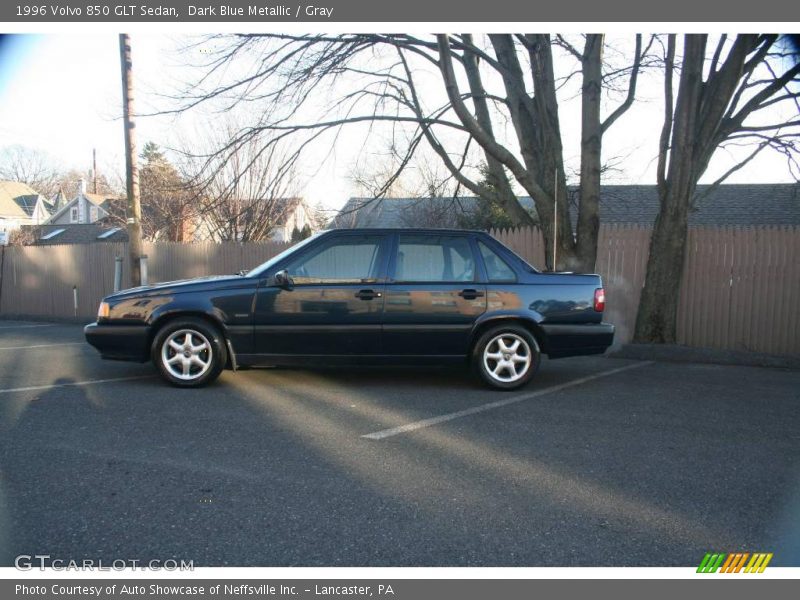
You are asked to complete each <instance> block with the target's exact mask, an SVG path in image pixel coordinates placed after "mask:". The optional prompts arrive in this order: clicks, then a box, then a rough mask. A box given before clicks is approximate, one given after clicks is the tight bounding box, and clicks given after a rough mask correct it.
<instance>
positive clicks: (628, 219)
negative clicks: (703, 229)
mask: <svg viewBox="0 0 800 600" xmlns="http://www.w3.org/2000/svg"><path fill="white" fill-rule="evenodd" d="M708 188H709V186H707V185H700V186H698V190H697V196H698V200H697V202H695V206H694V207H693V208H692V210H691V212H690V214H689V224H690V225H800V184H797V183H745V184H729V185H721V186H719V187H718V188H717V189H716V190H714V191H713V192H711V193H710V194H708V195H707V196H704V193H705V192H706V191H707V190H708ZM658 206H659V199H658V190H657V189H656V187H655V186H652V185H609V186H603V188H602V190H601V193H600V220H601V221H602V222H606V223H638V224H644V225H651V224H652V223H653V222H654V221H655V218H656V215H657V214H658Z"/></svg>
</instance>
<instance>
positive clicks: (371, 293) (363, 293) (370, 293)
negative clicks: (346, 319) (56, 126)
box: [356, 290, 381, 300]
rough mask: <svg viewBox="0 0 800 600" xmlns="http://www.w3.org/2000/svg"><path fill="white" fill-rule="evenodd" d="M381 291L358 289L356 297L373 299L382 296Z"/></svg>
mask: <svg viewBox="0 0 800 600" xmlns="http://www.w3.org/2000/svg"><path fill="white" fill-rule="evenodd" d="M380 297H381V293H380V292H376V291H375V290H358V291H357V292H356V298H358V299H360V300H372V299H373V298H380Z"/></svg>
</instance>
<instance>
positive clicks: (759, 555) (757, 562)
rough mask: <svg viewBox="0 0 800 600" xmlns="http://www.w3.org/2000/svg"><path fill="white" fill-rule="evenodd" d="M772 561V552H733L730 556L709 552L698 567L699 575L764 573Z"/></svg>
mask: <svg viewBox="0 0 800 600" xmlns="http://www.w3.org/2000/svg"><path fill="white" fill-rule="evenodd" d="M771 560H772V552H769V553H767V552H754V553H752V554H751V553H749V552H732V553H730V554H724V553H722V554H720V553H712V552H708V553H706V555H705V556H704V557H703V560H702V561H700V566H699V567H697V572H698V573H716V572H717V571H719V572H720V573H739V572H742V573H763V572H764V569H766V568H767V565H768V564H769V561H771Z"/></svg>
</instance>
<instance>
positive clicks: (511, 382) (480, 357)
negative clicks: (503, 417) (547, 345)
mask: <svg viewBox="0 0 800 600" xmlns="http://www.w3.org/2000/svg"><path fill="white" fill-rule="evenodd" d="M499 340H502V342H503V344H504V347H505V348H506V350H505V351H504V350H503V348H502V347H501V346H500V345H499V344H500V341H499ZM516 341H519V342H520V343H519V345H518V346H516V347H515V350H514V351H513V352H512V351H511V350H510V348H511V347H514V342H516ZM487 346H490V348H489V350H488V354H494V355H498V356H499V357H500V358H499V359H497V360H496V359H492V358H487ZM526 355H527V357H528V359H529V360H528V363H527V364H526V363H525V362H524V360H523V359H524V357H525V356H526ZM540 362H541V351H540V349H539V344H537V343H536V338H535V337H533V335H532V334H531V332H530V331H528V330H527V329H525V328H524V327H522V326H521V325H514V324H508V325H498V326H496V327H492V328H491V329H489V330H487V331H485V332H484V333H483V334H482V335H481V336H480V338H478V341H477V342H476V343H475V347H474V349H473V351H472V368H473V369H474V370H475V371H476V372H477V373H478V375H479V376H480V377H481V379H482V380H483V381H484V383H486V384H487V385H489V386H490V387H492V388H494V389H496V390H516V389H518V388H521V387H522V386H523V385H525V384H527V383H528V382H529V381H530V380H531V379H533V376H534V375H535V374H536V371H537V370H538V369H539V363H540ZM501 363H502V365H501ZM493 368H494V369H497V372H496V373H495V372H493V370H492V369H493ZM512 369H513V371H512Z"/></svg>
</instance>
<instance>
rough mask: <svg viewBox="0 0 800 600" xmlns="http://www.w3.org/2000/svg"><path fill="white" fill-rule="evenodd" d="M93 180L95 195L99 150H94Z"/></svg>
mask: <svg viewBox="0 0 800 600" xmlns="http://www.w3.org/2000/svg"><path fill="white" fill-rule="evenodd" d="M92 179H93V181H94V186H93V188H94V189H92V192H93V193H95V194H96V193H97V149H96V148H92Z"/></svg>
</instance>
